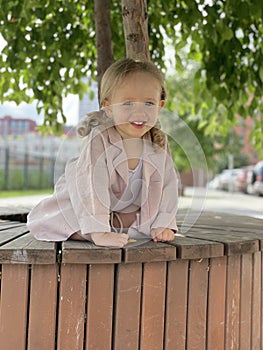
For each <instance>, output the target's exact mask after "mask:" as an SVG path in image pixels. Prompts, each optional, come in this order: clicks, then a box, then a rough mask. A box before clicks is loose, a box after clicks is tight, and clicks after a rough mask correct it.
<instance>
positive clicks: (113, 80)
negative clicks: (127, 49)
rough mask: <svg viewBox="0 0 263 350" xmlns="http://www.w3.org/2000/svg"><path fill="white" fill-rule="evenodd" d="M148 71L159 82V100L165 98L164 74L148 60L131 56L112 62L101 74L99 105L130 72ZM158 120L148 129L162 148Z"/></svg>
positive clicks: (162, 135) (162, 137)
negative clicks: (135, 58) (138, 59)
mask: <svg viewBox="0 0 263 350" xmlns="http://www.w3.org/2000/svg"><path fill="white" fill-rule="evenodd" d="M137 72H143V73H149V74H150V75H151V76H152V77H154V78H155V79H156V80H158V81H159V83H160V87H161V89H160V100H165V98H166V90H165V87H164V76H163V74H162V72H161V71H160V70H159V69H158V68H157V67H156V65H155V64H154V63H152V62H150V61H137V60H133V59H131V58H125V59H122V60H119V61H116V62H115V63H113V64H112V65H111V66H110V67H109V68H108V69H107V70H106V71H105V73H104V74H103V77H102V79H101V83H100V93H99V96H100V101H99V102H100V106H101V107H102V106H103V103H104V102H105V101H107V100H110V98H111V96H112V94H113V93H114V91H115V88H116V86H118V85H119V84H120V83H121V82H122V81H123V80H124V79H125V78H126V77H127V76H128V75H129V74H131V73H137ZM160 127H161V124H160V122H159V121H157V123H156V124H155V125H154V126H153V127H152V128H151V129H150V130H149V131H148V132H149V133H150V136H151V139H152V142H153V144H154V145H156V146H159V147H162V148H164V147H165V135H164V133H163V132H162V131H161V130H160Z"/></svg>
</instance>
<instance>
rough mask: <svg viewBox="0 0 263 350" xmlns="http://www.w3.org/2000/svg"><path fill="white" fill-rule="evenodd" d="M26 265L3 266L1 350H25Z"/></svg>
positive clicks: (0, 303)
mask: <svg viewBox="0 0 263 350" xmlns="http://www.w3.org/2000/svg"><path fill="white" fill-rule="evenodd" d="M28 276H29V270H28V265H3V266H2V280H1V299H0V347H1V349H10V350H11V349H15V350H24V349H26V329H27V307H28Z"/></svg>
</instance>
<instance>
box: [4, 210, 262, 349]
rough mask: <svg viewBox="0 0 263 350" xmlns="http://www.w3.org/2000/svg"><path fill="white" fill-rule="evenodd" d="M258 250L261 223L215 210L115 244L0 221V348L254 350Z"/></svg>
mask: <svg viewBox="0 0 263 350" xmlns="http://www.w3.org/2000/svg"><path fill="white" fill-rule="evenodd" d="M184 216H185V213H179V214H178V221H179V224H180V223H182V221H183V219H184ZM262 249H263V230H262V220H260V219H252V218H249V217H241V216H231V215H225V214H215V213H203V214H202V215H201V216H200V217H199V219H198V220H197V222H196V223H195V225H194V226H193V227H191V228H189V230H188V231H187V232H186V233H185V237H181V236H178V237H176V238H175V240H174V241H173V242H171V243H169V244H164V243H158V244H154V243H153V242H147V243H145V244H142V245H138V246H132V245H131V246H130V247H126V248H123V249H103V248H99V247H95V246H94V245H93V244H91V243H88V242H76V241H67V242H64V243H52V242H40V241H36V240H35V239H34V238H32V237H31V235H30V234H29V233H28V230H27V228H26V226H25V224H24V223H21V222H11V221H0V264H1V284H0V348H1V349H3V350H9V349H10V350H25V349H29V350H52V349H59V350H78V349H81V350H82V349H83V350H84V349H86V350H94V349H95V350H128V349H132V350H139V349H140V350H162V349H164V350H186V349H187V350H250V349H251V350H261V349H263V340H262V336H263V326H262V325H263V296H262V281H263V275H262V274H263V272H262V271H263V269H262V266H263V258H262Z"/></svg>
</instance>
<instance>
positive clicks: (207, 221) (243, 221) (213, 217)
mask: <svg viewBox="0 0 263 350" xmlns="http://www.w3.org/2000/svg"><path fill="white" fill-rule="evenodd" d="M202 224H203V225H212V226H213V227H215V226H219V227H221V228H224V227H228V228H230V227H233V228H235V227H243V228H247V229H253V228H255V229H258V230H260V229H262V219H258V218H252V217H250V216H245V215H235V214H227V213H216V212H207V211H205V212H202V213H201V215H200V216H199V217H198V219H197V221H196V224H195V225H202Z"/></svg>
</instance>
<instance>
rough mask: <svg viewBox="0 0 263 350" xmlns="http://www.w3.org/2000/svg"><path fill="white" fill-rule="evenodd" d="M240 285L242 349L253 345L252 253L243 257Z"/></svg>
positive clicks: (240, 342)
mask: <svg viewBox="0 0 263 350" xmlns="http://www.w3.org/2000/svg"><path fill="white" fill-rule="evenodd" d="M240 283H241V286H240V341H239V346H240V350H247V349H250V347H251V310H252V254H245V255H243V256H242V257H241V281H240Z"/></svg>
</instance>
